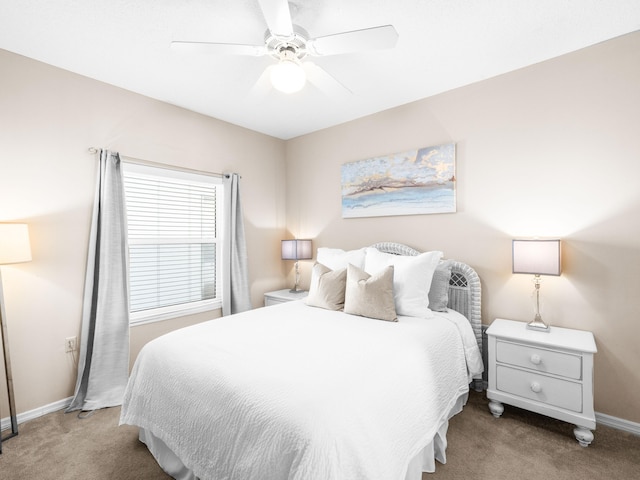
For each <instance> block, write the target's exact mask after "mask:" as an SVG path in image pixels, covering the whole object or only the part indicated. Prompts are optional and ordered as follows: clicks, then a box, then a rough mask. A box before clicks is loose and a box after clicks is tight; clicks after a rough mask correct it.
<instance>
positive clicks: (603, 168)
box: [0, 33, 640, 422]
mask: <svg viewBox="0 0 640 480" xmlns="http://www.w3.org/2000/svg"><path fill="white" fill-rule="evenodd" d="M638 51H640V33H636V34H632V35H628V36H625V37H622V38H619V39H616V40H613V41H610V42H607V43H604V44H601V45H598V46H595V47H592V48H589V49H586V50H583V51H580V52H577V53H574V54H571V55H567V56H564V57H561V58H559V59H555V60H552V61H549V62H545V63H542V64H539V65H535V66H532V67H530V68H527V69H523V70H520V71H518V72H514V73H511V74H508V75H504V76H502V77H499V78H494V79H490V80H487V81H484V82H481V83H478V84H475V85H472V86H469V87H465V88H461V89H458V90H456V91H453V92H449V93H446V94H442V95H439V96H436V97H433V98H430V99H426V100H423V101H419V102H415V103H412V104H409V105H405V106H403V107H400V108H396V109H393V110H389V111H385V112H382V113H379V114H376V115H372V116H369V117H366V118H363V119H360V120H357V121H354V122H350V123H348V124H345V125H341V126H338V127H335V128H331V129H327V130H324V131H321V132H317V133H315V134H311V135H307V136H304V137H300V138H297V139H294V140H290V141H288V142H283V141H280V140H276V139H273V138H270V137H266V136H264V135H261V134H258V133H255V132H251V131H248V130H244V129H241V128H238V127H235V126H232V125H229V124H226V123H224V122H220V121H217V120H214V119H211V118H207V117H204V116H201V115H198V114H195V113H192V112H188V111H185V110H182V109H179V108H176V107H172V106H169V105H166V104H163V103H161V102H157V101H154V100H151V99H148V98H145V97H142V96H140V95H136V94H134V93H131V92H126V91H124V90H120V89H117V88H115V87H112V86H108V85H105V84H102V83H100V82H96V81H93V80H90V79H87V78H84V77H81V76H78V75H74V74H71V73H68V72H65V71H63V70H59V69H56V68H53V67H49V66H46V65H43V64H41V63H39V62H36V61H33V60H29V59H25V58H23V57H20V56H17V55H13V54H11V53H8V52H4V51H2V50H0V71H1V72H2V75H0V145H1V147H2V150H1V151H0V221H5V222H7V221H23V222H27V223H29V225H30V228H31V235H32V250H33V256H34V261H33V262H31V263H28V264H22V265H16V266H5V267H2V274H3V279H4V287H5V299H6V308H7V316H8V323H9V330H10V332H9V333H10V337H11V338H10V345H11V350H12V354H11V358H12V361H13V373H14V382H15V390H16V400H17V403H18V410H19V412H24V411H29V410H32V409H35V408H38V407H41V406H44V405H46V404H48V403H51V402H56V401H58V400H60V399H63V398H66V397H68V396H69V395H71V394H72V392H73V385H74V382H75V375H76V371H75V364H74V362H73V359H72V357H71V356H70V355H69V354H66V353H64V348H63V346H64V345H63V342H64V338H65V337H68V336H73V335H79V331H80V312H81V299H82V285H83V281H84V271H85V256H86V242H87V237H88V234H89V220H90V214H91V205H92V198H93V187H94V179H95V167H96V162H95V160H94V159H93V157H92V156H91V155H89V154H88V153H87V150H86V149H87V147H90V146H94V147H105V148H111V149H114V150H118V151H120V152H122V153H123V154H126V155H129V156H132V157H138V158H143V159H149V160H154V161H158V162H165V163H170V164H178V165H182V166H186V167H189V168H196V169H203V170H210V171H218V172H219V171H236V172H239V173H240V174H242V178H243V182H242V187H243V201H244V211H245V220H246V230H247V237H248V248H249V252H250V265H249V269H250V277H251V290H252V301H253V304H254V306H258V305H260V304H261V303H262V293H263V292H264V291H267V290H271V289H275V288H281V287H282V286H283V285H284V281H285V280H284V278H283V274H284V273H285V271H284V269H283V262H281V261H280V260H279V240H280V239H281V238H285V237H284V236H283V235H285V231H287V234H289V235H292V236H293V235H295V236H298V237H310V238H313V239H314V241H315V246H336V247H342V248H355V247H360V246H362V245H368V244H370V243H373V242H377V241H398V242H404V243H407V244H409V245H411V246H414V247H416V248H420V249H423V250H427V249H442V250H444V252H445V254H446V256H447V257H450V258H456V259H459V260H462V261H465V262H467V263H469V264H470V265H472V266H473V267H475V268H476V269H477V271H478V273H479V274H480V276H481V278H482V283H483V301H484V304H483V318H484V322H485V323H490V322H491V321H492V320H493V318H496V317H506V318H515V319H522V320H528V319H529V318H530V315H531V309H530V306H529V299H528V295H529V291H530V290H531V281H530V279H529V278H527V277H526V276H514V275H512V274H511V273H510V268H511V266H510V241H511V239H512V238H514V237H528V236H533V235H538V236H556V235H557V236H560V237H561V238H562V239H563V240H564V262H563V263H564V265H563V267H564V273H563V276H562V277H559V278H555V277H553V278H551V277H549V278H545V279H544V284H543V287H542V288H543V294H544V297H545V300H546V302H547V313H546V318H547V320H549V321H550V322H551V323H553V324H555V325H559V326H567V327H573V328H581V329H589V330H592V331H593V332H594V333H595V336H596V341H597V344H598V349H599V352H598V354H597V356H596V373H595V382H596V410H597V411H599V412H602V413H607V414H610V415H614V416H617V417H621V418H624V419H627V420H631V421H634V422H640V411H639V410H638V409H637V405H638V404H640V353H638V352H640V350H639V349H638V348H637V340H638V338H640V322H638V314H639V312H640V296H639V295H638V293H637V292H638V291H640V280H639V279H640V246H639V245H640V242H639V238H640V220H639V219H640V188H638V187H639V186H640V185H639V181H638V179H639V178H640V162H639V161H638V157H639V156H640V155H639V154H640V135H638V131H640V116H639V115H638V113H637V112H638V111H640V88H639V87H638V85H640V63H639V62H638V61H637V52H638ZM425 81H429V79H428V78H425ZM451 141H454V142H456V143H457V161H458V163H457V178H458V192H457V199H458V212H457V213H455V214H443V215H426V216H406V217H384V218H363V219H348V220H346V219H342V218H341V212H340V165H341V164H342V163H345V162H349V161H354V160H359V159H363V158H367V157H370V156H375V155H380V154H386V153H393V152H398V151H402V150H406V149H410V148H417V147H421V146H428V145H435V144H438V143H442V142H451ZM285 156H286V164H285ZM285 186H286V189H285ZM285 195H286V198H285ZM285 200H286V202H285ZM301 264H302V267H303V277H302V281H303V284H304V283H308V269H309V267H310V264H311V262H301ZM289 267H291V265H287V268H289ZM289 276H290V277H291V274H289ZM289 281H291V278H290V279H289ZM205 318H207V317H206V316H205V315H196V316H192V317H188V318H182V319H177V320H175V321H170V322H161V323H157V324H153V325H148V326H140V327H135V328H133V329H132V356H133V357H135V355H136V354H137V352H138V351H139V349H140V348H141V346H142V345H143V344H144V343H145V342H146V341H148V340H149V339H151V338H154V337H155V336H157V335H159V334H162V333H164V332H166V331H169V330H170V329H173V328H177V327H179V326H182V325H188V324H191V323H194V322H198V321H202V320H203V319H205ZM0 410H1V411H3V412H6V411H7V410H6V394H5V392H4V388H0Z"/></svg>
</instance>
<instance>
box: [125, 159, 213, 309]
mask: <svg viewBox="0 0 640 480" xmlns="http://www.w3.org/2000/svg"><path fill="white" fill-rule="evenodd" d="M123 176H124V184H125V197H126V205H127V226H128V239H129V297H130V311H131V313H132V314H133V313H136V312H145V311H151V310H157V309H162V308H166V307H174V306H184V307H192V306H194V305H198V304H202V303H203V302H205V303H207V302H208V303H212V302H215V301H221V282H220V281H219V275H218V265H219V262H218V259H219V258H220V257H219V248H218V247H219V245H218V236H219V221H218V211H219V210H220V209H219V206H220V202H221V199H222V195H221V190H222V185H221V182H220V180H219V179H217V178H215V177H210V176H207V175H198V174H194V173H191V172H189V173H187V172H181V171H175V170H167V169H163V168H157V167H149V166H146V165H144V166H143V165H137V164H130V163H125V164H124V168H123Z"/></svg>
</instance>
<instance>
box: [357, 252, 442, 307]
mask: <svg viewBox="0 0 640 480" xmlns="http://www.w3.org/2000/svg"><path fill="white" fill-rule="evenodd" d="M366 251H367V253H366V261H365V271H366V272H367V273H369V274H371V275H373V274H375V273H376V272H379V271H381V270H382V269H383V268H385V267H387V266H389V265H393V267H394V273H393V291H394V299H395V303H396V312H397V313H398V315H407V316H409V317H421V318H432V317H433V312H432V311H431V310H430V309H429V290H430V289H431V281H432V279H433V272H434V271H435V269H436V267H437V266H438V262H439V261H440V259H441V258H442V252H439V251H434V252H425V253H421V254H420V255H416V256H415V257H410V256H406V255H393V254H391V253H383V252H381V251H379V250H378V249H376V248H367V249H366Z"/></svg>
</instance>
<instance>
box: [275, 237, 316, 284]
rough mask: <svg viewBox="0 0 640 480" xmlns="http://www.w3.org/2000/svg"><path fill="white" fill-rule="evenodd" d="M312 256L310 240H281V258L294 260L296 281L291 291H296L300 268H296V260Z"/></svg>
mask: <svg viewBox="0 0 640 480" xmlns="http://www.w3.org/2000/svg"><path fill="white" fill-rule="evenodd" d="M312 258H313V250H312V248H311V240H282V260H295V261H296V264H295V269H296V281H295V284H294V286H293V288H292V289H291V290H290V292H292V293H297V292H299V291H300V290H299V289H298V283H299V281H300V270H299V269H298V260H310V259H312Z"/></svg>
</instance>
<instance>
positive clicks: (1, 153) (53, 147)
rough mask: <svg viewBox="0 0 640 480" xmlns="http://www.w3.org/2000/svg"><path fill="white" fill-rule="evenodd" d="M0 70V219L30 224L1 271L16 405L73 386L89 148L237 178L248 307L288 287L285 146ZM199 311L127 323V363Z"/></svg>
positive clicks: (55, 79) (75, 83) (53, 77)
mask: <svg viewBox="0 0 640 480" xmlns="http://www.w3.org/2000/svg"><path fill="white" fill-rule="evenodd" d="M0 72H2V74H1V75H0V146H1V150H0V222H26V223H28V224H29V226H30V233H31V242H32V252H33V261H32V262H31V263H26V264H21V265H15V266H4V267H2V275H3V280H4V282H3V283H4V287H5V300H6V310H7V317H8V318H7V321H8V329H9V337H10V347H11V360H12V366H13V368H12V370H13V376H14V386H15V397H16V402H17V406H18V412H25V411H30V410H33V409H35V408H39V407H42V406H44V405H47V404H49V403H52V402H56V401H59V400H61V399H64V398H66V397H68V396H70V395H71V394H72V393H73V387H74V385H75V378H76V367H75V362H74V360H73V357H72V356H71V355H70V354H67V353H65V352H64V339H65V337H70V336H74V335H76V336H79V334H80V318H81V303H82V292H83V282H84V274H85V262H86V252H87V240H88V235H89V223H90V216H91V209H92V203H93V191H94V185H95V175H96V167H97V161H96V159H95V156H94V155H91V154H89V153H88V152H87V148H88V147H103V148H110V149H113V150H117V151H120V152H121V153H122V154H123V155H128V156H131V157H137V158H142V159H148V160H153V161H156V162H164V163H168V164H174V165H181V166H184V167H189V168H194V169H200V170H207V171H213V172H223V171H234V172H238V173H240V174H241V175H242V183H241V189H242V195H243V207H244V213H245V228H246V234H247V244H248V249H249V250H250V252H251V255H250V263H249V274H250V278H251V293H252V301H253V304H254V305H256V306H257V305H261V304H262V294H263V292H264V291H266V290H270V289H276V288H282V287H283V286H284V281H285V280H284V278H283V273H284V271H283V265H282V262H281V261H280V259H279V253H278V252H279V250H278V248H279V241H280V239H281V238H282V236H283V235H284V232H285V188H284V181H285V180H284V179H285V160H284V153H285V150H284V148H285V146H284V142H283V141H281V140H277V139H274V138H271V137H268V136H265V135H262V134H258V133H255V132H252V131H249V130H245V129H242V128H239V127H236V126H233V125H230V124H227V123H224V122H221V121H218V120H214V119H212V118H208V117H205V116H202V115H199V114H196V113H193V112H189V111H186V110H183V109H180V108H176V107H173V106H170V105H167V104H164V103H161V102H157V101H154V100H151V99H149V98H146V97H143V96H140V95H137V94H134V93H131V92H127V91H124V90H121V89H118V88H115V87H112V86H109V85H106V84H103V83H100V82H97V81H94V80H90V79H88V78H85V77H81V76H79V75H75V74H72V73H69V72H66V71H64V70H60V69H57V68H53V67H50V66H47V65H44V64H42V63H39V62H36V61H33V60H30V59H26V58H24V57H20V56H18V55H14V54H11V53H8V52H6V51H2V50H0ZM176 88H179V86H176ZM215 314H217V312H215ZM206 318H208V316H207V315H204V314H201V315H196V316H191V317H188V318H184V319H178V320H173V321H167V322H160V323H156V324H152V325H144V326H138V327H134V328H132V337H131V345H132V358H135V355H136V354H137V352H138V351H139V350H140V348H141V346H142V345H143V344H144V343H145V342H146V341H148V340H149V339H151V338H153V337H155V336H157V335H159V334H161V333H164V332H165V331H168V330H170V329H173V328H176V327H179V326H182V325H187V324H190V323H194V322H197V321H201V320H204V319H206ZM2 368H3V367H2ZM2 379H4V372H3V371H2ZM3 382H4V381H3ZM3 382H2V383H1V386H0V412H2V413H3V416H6V414H7V401H6V389H5V387H4V383H3Z"/></svg>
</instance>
